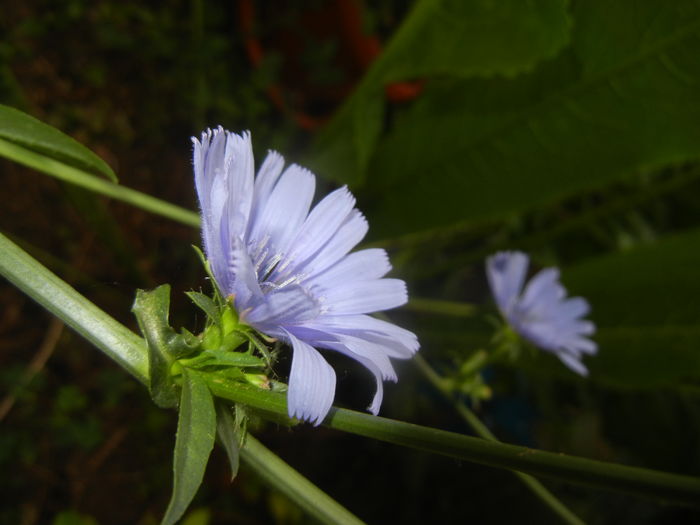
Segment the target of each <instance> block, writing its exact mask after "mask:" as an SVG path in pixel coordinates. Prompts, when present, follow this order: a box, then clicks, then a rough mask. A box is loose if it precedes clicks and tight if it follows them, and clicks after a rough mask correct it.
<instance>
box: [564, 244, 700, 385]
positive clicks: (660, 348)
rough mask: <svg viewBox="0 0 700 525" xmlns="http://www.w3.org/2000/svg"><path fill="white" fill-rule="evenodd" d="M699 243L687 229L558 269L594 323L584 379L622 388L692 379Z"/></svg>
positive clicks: (698, 325) (697, 337)
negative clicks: (594, 351)
mask: <svg viewBox="0 0 700 525" xmlns="http://www.w3.org/2000/svg"><path fill="white" fill-rule="evenodd" d="M699 247H700V231H691V232H688V233H685V234H682V235H676V236H673V237H669V238H666V239H663V240H661V241H659V242H657V243H654V244H649V245H641V246H638V247H636V248H634V249H630V250H628V251H625V252H622V253H617V254H613V255H609V256H604V257H599V258H595V259H592V260H589V261H586V262H585V263H582V264H581V265H579V266H576V267H573V268H570V269H567V270H566V271H565V272H564V274H563V280H564V283H565V285H567V286H568V287H570V289H571V291H572V292H574V293H576V294H580V295H582V296H584V297H586V299H588V301H589V302H590V303H591V308H592V312H591V317H592V319H593V320H594V321H595V322H596V325H597V326H598V333H597V334H596V336H595V337H594V339H595V340H596V341H597V342H598V343H599V345H600V349H599V352H598V355H596V356H595V357H592V358H588V359H587V360H586V364H587V365H589V368H590V370H591V378H593V379H597V380H601V381H605V382H609V383H613V384H616V385H621V386H629V387H658V386H662V385H671V386H672V385H680V384H682V383H690V382H696V381H697V380H698V379H700V351H698V349H699V348H700V322H699V321H700V296H698V293H697V291H698V290H699V289H700V272H699V271H698V268H700V248H699Z"/></svg>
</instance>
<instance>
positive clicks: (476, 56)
mask: <svg viewBox="0 0 700 525" xmlns="http://www.w3.org/2000/svg"><path fill="white" fill-rule="evenodd" d="M570 33H571V20H570V18H569V16H568V13H567V2H566V0H538V1H535V2H522V1H520V0H501V1H499V2H492V1H488V0H477V1H470V2H465V1H463V0H423V1H420V2H417V3H416V5H415V7H414V8H413V10H412V11H411V12H410V14H409V15H408V16H407V17H406V19H405V20H404V21H403V23H402V24H401V27H400V28H399V29H398V30H397V31H396V33H395V35H394V36H393V38H392V39H391V41H390V42H389V44H388V46H387V48H386V50H385V51H384V52H383V53H382V55H380V57H379V58H378V59H377V60H376V61H375V63H374V64H373V65H372V68H371V69H370V70H369V71H368V72H367V74H366V75H365V77H364V79H363V80H362V83H361V84H360V86H359V87H358V88H357V89H356V91H355V93H354V94H353V95H352V96H351V97H350V98H349V99H348V100H347V101H346V103H345V104H344V105H343V107H342V108H341V110H340V111H339V112H338V114H337V115H336V116H335V117H334V119H333V121H332V122H331V124H330V125H329V126H328V127H327V129H326V130H324V132H323V133H322V134H321V137H320V139H319V140H318V144H317V148H316V154H315V156H314V159H313V161H312V165H313V167H314V169H316V170H317V171H320V172H323V173H324V174H326V175H327V176H329V177H332V178H334V179H335V180H338V181H342V182H346V183H351V184H360V183H362V182H363V180H364V175H365V168H366V165H367V162H368V160H369V159H370V155H371V154H372V153H373V151H374V149H375V146H376V141H377V139H378V138H379V134H380V131H381V126H382V123H383V120H384V106H383V97H384V86H385V85H386V84H387V83H390V82H395V81H398V80H403V79H414V78H419V77H426V76H431V75H432V76H435V75H448V76H458V77H475V76H479V77H490V76H493V75H506V76H513V75H516V74H518V73H520V72H522V71H525V70H529V69H531V68H532V67H534V66H535V65H536V64H537V63H538V62H540V61H541V60H543V59H546V58H549V57H552V56H554V55H556V54H557V53H558V52H559V51H560V50H561V49H562V48H564V46H565V45H566V44H567V43H568V41H569V38H570Z"/></svg>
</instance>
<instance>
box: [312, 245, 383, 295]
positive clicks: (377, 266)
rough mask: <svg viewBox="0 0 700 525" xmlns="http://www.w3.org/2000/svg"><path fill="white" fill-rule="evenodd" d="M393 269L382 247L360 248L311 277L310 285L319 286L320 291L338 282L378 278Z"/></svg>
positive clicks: (331, 287)
mask: <svg viewBox="0 0 700 525" xmlns="http://www.w3.org/2000/svg"><path fill="white" fill-rule="evenodd" d="M390 270H391V264H390V263H389V256H388V255H387V254H386V251H384V250H382V249H380V248H372V249H368V250H360V251H359V252H354V253H351V254H350V255H347V256H345V257H344V258H343V259H342V260H341V261H340V262H338V263H336V264H334V265H333V266H331V267H330V268H328V269H327V270H325V271H324V272H322V273H321V274H320V275H316V276H314V277H312V278H311V279H309V286H312V287H318V288H319V290H320V292H319V293H321V294H322V293H323V292H324V291H325V290H332V289H333V288H336V287H337V286H338V283H350V282H351V281H355V282H357V281H367V280H376V279H379V278H381V277H383V276H384V275H386V274H387V273H389V271H390Z"/></svg>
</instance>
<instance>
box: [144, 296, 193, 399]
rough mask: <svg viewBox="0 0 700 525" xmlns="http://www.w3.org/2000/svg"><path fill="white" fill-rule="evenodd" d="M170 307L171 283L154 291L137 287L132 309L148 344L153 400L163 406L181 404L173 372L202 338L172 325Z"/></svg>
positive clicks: (149, 387) (150, 384)
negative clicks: (176, 363) (180, 332)
mask: <svg viewBox="0 0 700 525" xmlns="http://www.w3.org/2000/svg"><path fill="white" fill-rule="evenodd" d="M169 309H170V285H168V284H164V285H162V286H159V287H158V288H156V289H154V290H150V291H147V290H137V291H136V299H135V300H134V305H133V306H132V308H131V311H132V312H133V313H134V315H135V316H136V319H137V320H138V323H139V327H140V328H141V332H142V333H143V335H144V337H145V338H146V342H147V343H148V368H149V376H150V379H149V384H148V389H149V391H150V393H151V398H152V399H153V402H154V403H155V404H156V405H158V406H159V407H161V408H172V407H176V406H177V404H178V393H177V389H176V385H175V382H174V380H173V378H172V375H171V372H170V370H171V367H172V365H173V363H174V362H175V360H177V359H180V358H182V357H186V356H187V355H190V354H192V353H193V352H194V351H196V350H197V347H198V346H199V343H198V338H196V337H195V339H192V338H191V337H188V336H186V335H182V334H178V333H176V332H175V331H174V330H173V329H172V328H171V327H170V325H169V324H168V312H169ZM189 335H190V336H191V335H192V334H189ZM195 344H196V346H193V345H195Z"/></svg>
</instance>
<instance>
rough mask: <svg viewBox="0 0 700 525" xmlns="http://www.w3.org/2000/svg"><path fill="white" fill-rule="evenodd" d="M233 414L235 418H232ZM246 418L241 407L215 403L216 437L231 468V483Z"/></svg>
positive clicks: (241, 443) (235, 471)
mask: <svg viewBox="0 0 700 525" xmlns="http://www.w3.org/2000/svg"><path fill="white" fill-rule="evenodd" d="M234 414H235V416H234ZM246 422H247V418H246V417H245V409H244V408H243V407H242V406H238V405H234V406H233V407H231V406H229V404H228V403H226V402H224V401H221V400H217V402H216V435H217V437H218V439H219V443H221V446H222V447H224V450H225V451H226V456H227V457H228V462H229V466H230V467H231V481H233V480H234V479H235V478H236V475H237V474H238V467H239V464H240V448H241V446H243V440H244V436H245V426H246Z"/></svg>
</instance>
